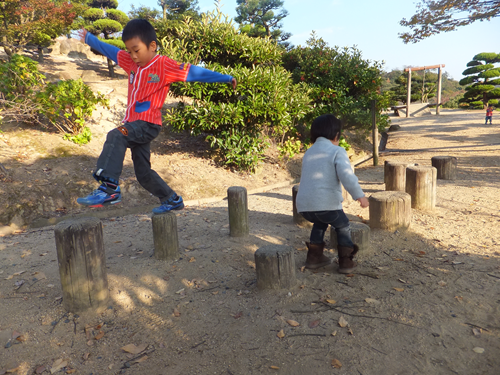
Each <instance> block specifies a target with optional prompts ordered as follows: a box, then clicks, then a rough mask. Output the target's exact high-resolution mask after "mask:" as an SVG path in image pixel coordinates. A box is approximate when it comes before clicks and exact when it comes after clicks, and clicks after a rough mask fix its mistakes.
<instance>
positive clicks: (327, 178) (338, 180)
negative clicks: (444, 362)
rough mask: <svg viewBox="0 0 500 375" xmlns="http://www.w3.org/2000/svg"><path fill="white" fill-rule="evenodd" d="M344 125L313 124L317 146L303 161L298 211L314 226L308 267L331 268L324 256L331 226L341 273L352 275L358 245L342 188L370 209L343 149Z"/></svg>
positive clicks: (324, 119) (325, 118)
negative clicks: (342, 133) (353, 238)
mask: <svg viewBox="0 0 500 375" xmlns="http://www.w3.org/2000/svg"><path fill="white" fill-rule="evenodd" d="M341 130H342V124H341V122H340V120H339V119H337V118H336V117H335V116H334V115H331V114H327V115H322V116H319V117H317V118H316V119H315V120H314V121H313V123H312V125H311V140H312V141H313V142H314V144H313V145H312V146H311V147H310V148H309V149H308V150H307V151H306V153H305V154H304V158H303V159H302V174H301V177H300V185H299V191H298V193H297V197H296V204H297V211H298V212H299V213H300V214H301V215H302V216H303V217H304V218H305V219H306V220H308V221H310V222H311V223H313V227H312V230H311V235H310V239H309V242H306V246H307V249H308V251H307V259H306V265H305V267H306V268H310V269H316V268H320V267H324V266H327V265H329V264H330V263H331V261H330V259H329V258H328V257H327V256H325V255H323V250H324V248H325V242H324V240H323V239H324V236H325V232H326V230H327V229H328V225H331V226H332V227H333V228H335V232H337V243H338V255H339V272H340V273H350V272H352V271H353V270H354V268H355V267H356V262H354V260H353V257H354V255H355V254H356V253H357V252H358V246H357V245H355V244H353V242H352V239H351V229H350V226H349V219H348V218H347V216H346V214H345V213H344V211H343V209H342V201H343V198H342V185H343V186H344V187H345V189H346V190H347V191H348V192H349V194H351V196H352V197H353V198H354V199H355V200H357V201H358V202H359V204H360V205H361V207H363V208H365V207H368V199H367V198H366V197H365V194H364V193H363V190H361V187H360V186H359V183H358V178H357V177H356V175H355V174H354V172H353V170H352V167H351V163H350V161H349V157H348V156H347V153H346V151H345V150H344V149H343V148H342V147H340V146H339V140H340V132H341Z"/></svg>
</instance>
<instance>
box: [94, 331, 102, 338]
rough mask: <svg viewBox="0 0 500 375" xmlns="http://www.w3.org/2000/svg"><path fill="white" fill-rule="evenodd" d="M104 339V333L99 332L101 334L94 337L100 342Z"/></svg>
mask: <svg viewBox="0 0 500 375" xmlns="http://www.w3.org/2000/svg"><path fill="white" fill-rule="evenodd" d="M103 337H104V331H99V333H98V334H97V335H96V336H95V337H94V339H96V340H100V339H102V338H103Z"/></svg>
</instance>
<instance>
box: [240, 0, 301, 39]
mask: <svg viewBox="0 0 500 375" xmlns="http://www.w3.org/2000/svg"><path fill="white" fill-rule="evenodd" d="M237 4H238V7H237V8H236V13H238V16H237V17H236V18H235V19H234V20H235V21H236V22H238V23H239V24H240V29H241V31H242V32H243V33H245V34H248V35H249V36H251V37H261V38H262V37H268V38H271V39H273V40H275V41H277V42H280V43H284V42H285V41H286V40H287V39H289V38H290V36H291V34H290V33H286V32H283V30H282V29H281V28H282V24H281V21H282V20H283V19H284V18H285V17H286V16H287V15H288V11H287V10H286V9H284V8H283V4H284V1H283V0H237ZM275 11H276V12H277V13H275ZM285 44H287V43H286V42H285Z"/></svg>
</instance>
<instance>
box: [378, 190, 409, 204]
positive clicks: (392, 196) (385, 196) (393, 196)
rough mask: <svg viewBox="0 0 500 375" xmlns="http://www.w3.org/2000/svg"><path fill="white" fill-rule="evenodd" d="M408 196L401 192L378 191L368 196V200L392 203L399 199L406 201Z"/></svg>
mask: <svg viewBox="0 0 500 375" xmlns="http://www.w3.org/2000/svg"><path fill="white" fill-rule="evenodd" d="M408 197H409V195H408V194H407V193H405V192H403V191H379V192H377V193H373V194H372V195H370V197H369V199H371V200H375V201H384V202H393V201H397V200H400V199H407V198H408Z"/></svg>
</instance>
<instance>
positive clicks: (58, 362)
mask: <svg viewBox="0 0 500 375" xmlns="http://www.w3.org/2000/svg"><path fill="white" fill-rule="evenodd" d="M67 365H68V361H65V360H64V359H62V358H60V359H58V360H56V361H55V362H54V363H53V364H52V367H51V368H50V373H51V374H55V373H56V372H58V371H60V370H61V369H62V368H63V367H66V366H67Z"/></svg>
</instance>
